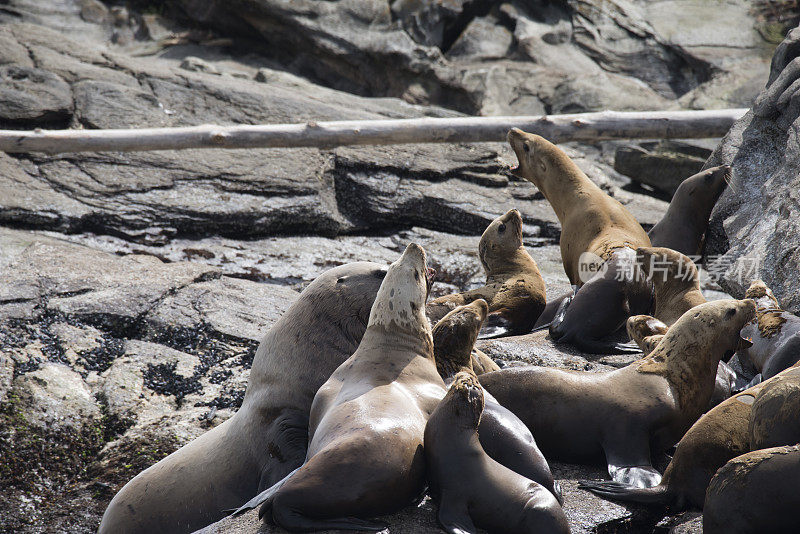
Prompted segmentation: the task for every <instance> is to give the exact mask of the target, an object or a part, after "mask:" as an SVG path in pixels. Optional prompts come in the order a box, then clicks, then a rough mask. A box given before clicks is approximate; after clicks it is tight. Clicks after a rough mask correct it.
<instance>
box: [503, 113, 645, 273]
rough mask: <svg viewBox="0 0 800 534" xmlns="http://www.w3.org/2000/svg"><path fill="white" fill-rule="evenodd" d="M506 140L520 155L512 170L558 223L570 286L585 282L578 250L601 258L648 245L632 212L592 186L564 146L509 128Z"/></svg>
mask: <svg viewBox="0 0 800 534" xmlns="http://www.w3.org/2000/svg"><path fill="white" fill-rule="evenodd" d="M508 143H509V144H510V145H511V148H512V149H513V150H514V153H515V154H516V155H517V159H518V160H519V166H518V167H517V168H515V169H512V171H511V172H512V173H514V174H515V175H517V176H519V177H521V178H524V179H526V180H528V181H529V182H532V183H533V185H535V186H536V187H537V188H538V189H539V191H541V193H542V194H543V195H544V197H545V198H546V199H547V201H548V202H549V203H550V205H551V206H552V207H553V210H554V211H555V212H556V216H557V217H558V220H559V222H560V223H561V259H562V261H563V263H564V272H566V273H567V277H568V278H569V280H570V282H571V283H572V285H574V286H580V285H582V284H583V283H584V281H585V280H584V279H583V278H585V276H583V275H581V272H580V269H581V264H582V263H584V264H586V263H587V262H582V261H581V255H582V254H584V253H586V252H589V253H592V254H594V255H595V256H597V257H598V258H599V259H598V260H597V262H596V264H595V268H596V269H597V270H599V268H600V263H602V262H603V261H608V260H609V259H610V258H611V254H612V252H613V251H614V250H616V249H619V248H623V247H628V248H633V249H635V248H637V247H649V246H650V239H649V238H648V237H647V233H645V231H644V230H643V229H642V227H641V225H640V224H639V223H638V222H637V221H636V219H635V218H634V217H633V215H631V214H630V212H629V211H628V210H627V209H625V207H624V206H623V205H622V204H620V203H619V201H617V200H616V199H614V198H611V197H610V196H609V195H607V194H606V193H605V192H604V191H603V190H602V189H600V188H599V187H597V185H595V184H594V182H592V181H591V180H590V179H589V178H588V177H587V176H586V175H585V174H584V173H583V171H581V170H580V169H579V168H578V166H577V165H575V162H573V161H572V160H571V159H570V158H569V156H567V155H566V154H565V153H564V151H563V150H561V149H560V148H558V147H557V146H556V145H554V144H553V143H551V142H549V141H548V140H546V139H545V138H543V137H541V136H539V135H535V134H529V133H526V132H523V131H522V130H520V129H519V128H513V129H512V130H511V131H509V132H508ZM585 267H587V268H588V265H585Z"/></svg>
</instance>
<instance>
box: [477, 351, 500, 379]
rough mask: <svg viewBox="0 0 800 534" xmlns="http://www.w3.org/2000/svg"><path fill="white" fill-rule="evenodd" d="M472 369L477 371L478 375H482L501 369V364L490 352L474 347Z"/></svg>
mask: <svg viewBox="0 0 800 534" xmlns="http://www.w3.org/2000/svg"><path fill="white" fill-rule="evenodd" d="M472 370H473V371H475V374H476V375H482V374H485V373H491V372H492V371H499V370H500V366H499V365H497V362H495V361H494V360H493V359H491V358H490V357H489V355H488V354H486V353H485V352H483V351H482V350H478V349H475V348H473V349H472Z"/></svg>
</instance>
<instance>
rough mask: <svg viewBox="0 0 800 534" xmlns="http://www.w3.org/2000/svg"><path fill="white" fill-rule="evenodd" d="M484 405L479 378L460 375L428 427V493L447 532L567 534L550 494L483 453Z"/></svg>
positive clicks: (565, 522)
mask: <svg viewBox="0 0 800 534" xmlns="http://www.w3.org/2000/svg"><path fill="white" fill-rule="evenodd" d="M483 404H484V400H483V390H482V388H481V386H480V384H478V381H477V379H476V378H475V375H473V374H472V373H467V372H463V373H458V374H457V375H456V376H455V377H454V380H453V384H452V385H451V386H450V389H449V391H448V392H447V395H446V396H445V398H444V399H443V400H442V402H441V403H439V406H438V407H437V408H436V411H435V412H434V413H433V415H432V416H431V418H430V420H429V421H428V425H427V426H426V427H425V458H426V463H427V466H428V480H429V481H430V491H431V495H432V496H433V498H434V500H436V501H437V502H438V503H439V522H440V523H441V525H442V527H443V528H444V530H445V532H448V533H450V534H471V533H475V532H477V528H481V529H484V530H486V531H488V532H489V533H490V534H492V533H501V532H502V533H506V532H508V533H519V534H523V533H524V534H528V533H531V532H537V533H542V534H561V533H568V532H569V523H568V522H567V518H566V516H565V515H564V511H563V510H562V509H561V506H560V505H559V504H558V501H556V499H555V497H554V496H553V494H552V493H550V492H549V491H547V489H545V488H544V487H543V486H541V485H539V484H537V483H536V482H534V481H532V480H530V479H527V478H525V477H524V476H522V475H520V474H518V473H516V472H514V471H512V470H511V469H509V468H507V467H505V466H503V465H502V464H500V463H498V462H496V461H495V460H493V459H492V458H491V457H490V456H489V455H488V454H486V452H485V451H484V450H483V447H482V446H481V441H480V439H479V430H478V429H479V425H480V420H481V413H482V412H483ZM476 527H477V528H476Z"/></svg>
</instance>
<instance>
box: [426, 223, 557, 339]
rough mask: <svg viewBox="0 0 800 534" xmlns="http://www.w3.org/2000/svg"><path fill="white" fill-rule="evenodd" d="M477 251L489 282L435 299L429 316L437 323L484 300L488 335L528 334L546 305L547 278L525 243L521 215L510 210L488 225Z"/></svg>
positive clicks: (430, 304)
mask: <svg viewBox="0 0 800 534" xmlns="http://www.w3.org/2000/svg"><path fill="white" fill-rule="evenodd" d="M478 252H479V255H480V259H481V264H482V265H483V268H484V270H485V271H486V285H484V286H483V287H479V288H476V289H472V290H470V291H465V292H463V293H455V294H452V295H445V296H443V297H439V298H437V299H434V300H432V301H431V302H430V303H429V304H428V306H427V311H428V316H429V317H430V318H431V321H433V322H434V323H435V322H436V321H438V320H439V319H440V318H442V317H444V315H445V314H446V313H447V312H449V311H450V310H453V309H455V308H456V307H458V306H461V305H464V304H469V303H470V302H472V301H474V300H476V299H483V300H485V301H486V302H487V304H489V319H488V321H487V322H488V323H491V325H492V327H493V331H492V332H489V334H490V335H491V334H494V335H501V334H525V333H527V332H529V331H530V330H531V329H532V328H533V325H534V324H535V323H536V319H538V318H539V315H540V314H541V313H542V310H543V309H544V307H545V302H546V294H545V287H544V280H543V279H542V275H541V274H540V273H539V268H538V267H537V265H536V262H535V261H534V260H533V258H532V257H531V255H530V254H528V251H526V250H525V246H524V245H523V243H522V216H521V215H520V214H519V211H517V210H513V209H512V210H509V211H507V212H506V213H505V214H504V215H502V216H500V217H498V218H497V219H495V220H494V221H492V223H491V224H490V225H489V226H488V227H487V228H486V230H485V231H484V232H483V235H482V236H481V240H480V244H479V246H478Z"/></svg>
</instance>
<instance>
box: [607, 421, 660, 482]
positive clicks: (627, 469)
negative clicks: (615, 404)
mask: <svg viewBox="0 0 800 534" xmlns="http://www.w3.org/2000/svg"><path fill="white" fill-rule="evenodd" d="M608 430H609V434H608V435H609V436H618V437H619V438H618V440H617V441H614V439H613V438H612V439H611V441H610V442H609V440H606V441H605V442H604V443H603V450H604V451H605V453H606V462H607V463H608V474H609V476H610V477H611V479H612V480H613V481H614V482H619V483H621V484H627V485H629V486H634V487H637V488H649V487H651V486H657V485H659V484H660V483H661V473H659V472H658V471H656V469H655V468H653V466H652V464H651V463H650V438H649V435H648V434H647V433H645V434H641V433H639V432H632V431H631V428H630V427H628V428H617V429H608Z"/></svg>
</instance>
